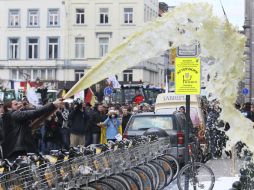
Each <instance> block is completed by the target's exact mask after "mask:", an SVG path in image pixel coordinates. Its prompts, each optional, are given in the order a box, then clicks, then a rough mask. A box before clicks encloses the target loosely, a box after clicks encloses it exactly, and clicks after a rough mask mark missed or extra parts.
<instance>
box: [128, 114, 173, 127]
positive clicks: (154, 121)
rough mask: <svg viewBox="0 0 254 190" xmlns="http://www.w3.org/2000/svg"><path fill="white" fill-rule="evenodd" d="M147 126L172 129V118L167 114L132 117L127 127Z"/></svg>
mask: <svg viewBox="0 0 254 190" xmlns="http://www.w3.org/2000/svg"><path fill="white" fill-rule="evenodd" d="M149 128H160V129H164V130H172V129H174V124H173V118H172V117H170V116H167V115H161V116H154V115H153V116H150V115H149V116H142V117H133V118H132V119H131V120H130V125H129V129H131V130H139V131H140V130H141V131H142V130H147V129H149Z"/></svg>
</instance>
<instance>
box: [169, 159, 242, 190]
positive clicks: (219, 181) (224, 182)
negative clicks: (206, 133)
mask: <svg viewBox="0 0 254 190" xmlns="http://www.w3.org/2000/svg"><path fill="white" fill-rule="evenodd" d="M206 165H207V166H209V167H210V168H211V169H212V170H213V172H214V175H215V180H216V181H215V186H214V188H213V190H228V189H229V188H230V187H232V184H233V183H234V182H235V181H238V180H239V177H238V176H239V170H240V168H241V167H242V165H243V161H242V160H236V161H235V164H234V162H233V160H232V159H216V160H210V161H208V162H207V163H206ZM234 165H235V167H234ZM165 190H178V187H177V184H176V180H175V181H173V182H172V183H171V184H170V185H169V186H168V187H166V188H165Z"/></svg>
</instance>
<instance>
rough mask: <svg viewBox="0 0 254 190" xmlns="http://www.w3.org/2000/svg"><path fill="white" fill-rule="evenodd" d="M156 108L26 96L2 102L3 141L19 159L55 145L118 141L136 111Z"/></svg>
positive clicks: (5, 152) (5, 148)
mask: <svg viewBox="0 0 254 190" xmlns="http://www.w3.org/2000/svg"><path fill="white" fill-rule="evenodd" d="M148 111H153V107H152V106H150V105H148V104H143V103H141V104H139V105H138V104H124V105H119V104H115V105H112V104H102V103H100V104H96V105H95V106H91V105H90V104H89V103H84V102H83V101H82V100H80V99H75V100H74V101H73V102H72V103H68V102H64V101H63V100H61V99H58V100H56V101H54V102H53V103H46V102H45V105H43V106H40V107H34V106H33V105H31V104H29V102H28V101H27V99H26V98H24V99H23V100H22V101H20V102H18V101H16V100H12V101H10V102H5V103H0V113H1V119H0V125H1V130H0V143H1V145H2V150H3V155H2V156H3V157H4V158H8V159H11V160H13V159H15V158H16V157H17V156H18V155H25V154H27V153H28V152H36V153H42V154H48V153H49V151H50V150H52V149H61V148H62V149H67V150H68V149H69V147H71V146H78V145H83V146H88V145H90V144H98V143H105V142H106V141H107V140H111V141H115V140H116V138H115V137H116V135H118V134H121V135H122V133H123V131H124V130H125V127H126V125H127V123H128V121H129V119H130V117H131V115H132V114H135V113H138V112H148Z"/></svg>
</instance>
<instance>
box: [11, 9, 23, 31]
mask: <svg viewBox="0 0 254 190" xmlns="http://www.w3.org/2000/svg"><path fill="white" fill-rule="evenodd" d="M9 26H10V27H18V26H20V12H19V10H10V12H9Z"/></svg>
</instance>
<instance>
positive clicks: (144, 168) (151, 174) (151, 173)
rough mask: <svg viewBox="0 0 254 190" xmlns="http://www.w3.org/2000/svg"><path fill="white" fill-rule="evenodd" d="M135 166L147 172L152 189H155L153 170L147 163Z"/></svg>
mask: <svg viewBox="0 0 254 190" xmlns="http://www.w3.org/2000/svg"><path fill="white" fill-rule="evenodd" d="M137 168H140V169H141V170H143V171H145V172H146V173H147V174H148V176H149V178H150V179H151V182H152V189H155V183H156V181H155V179H156V176H155V174H154V172H153V171H152V169H151V168H150V167H149V166H147V165H140V166H138V167H137Z"/></svg>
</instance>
